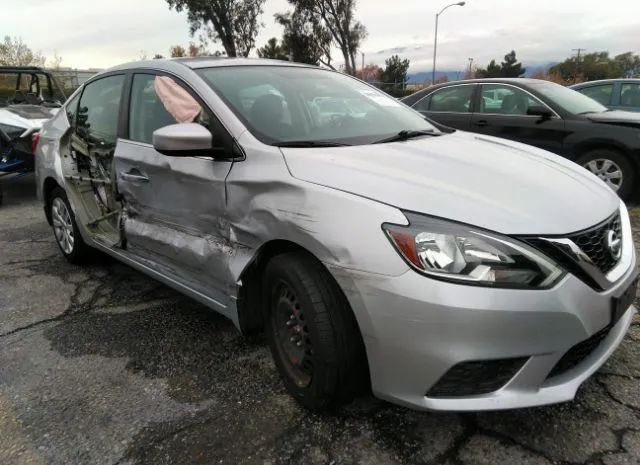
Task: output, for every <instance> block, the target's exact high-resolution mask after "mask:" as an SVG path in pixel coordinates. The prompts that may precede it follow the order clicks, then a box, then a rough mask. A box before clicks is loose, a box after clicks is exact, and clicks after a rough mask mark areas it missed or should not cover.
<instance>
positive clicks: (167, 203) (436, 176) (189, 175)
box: [36, 58, 637, 410]
mask: <svg viewBox="0 0 640 465" xmlns="http://www.w3.org/2000/svg"><path fill="white" fill-rule="evenodd" d="M256 89H261V91H260V92H261V93H258V92H256ZM243 95H252V100H253V102H252V104H251V106H250V107H249V106H247V105H245V104H244V103H243V101H244V99H243V98H242V96H243ZM576 95H578V94H576ZM325 97H331V98H335V99H344V101H345V104H346V103H347V102H348V104H346V105H345V106H346V107H349V108H357V111H356V112H354V111H353V110H350V109H345V114H344V116H343V117H340V115H339V113H338V112H337V111H336V112H334V117H332V118H331V119H328V120H327V119H322V120H318V119H314V118H312V112H311V111H310V110H311V109H312V107H313V106H314V105H316V102H317V100H318V99H322V98H325ZM36 174H37V181H38V196H39V198H40V200H41V201H42V205H43V207H44V210H45V213H46V217H47V220H48V221H49V224H51V225H52V228H53V234H54V236H55V238H56V241H57V243H58V245H59V248H60V251H61V253H62V254H63V255H64V257H66V258H67V259H68V260H69V261H71V262H73V263H77V262H81V261H83V260H85V259H87V258H88V257H90V256H91V251H92V249H97V250H100V251H102V252H105V253H107V254H109V255H112V256H113V257H115V258H117V259H118V260H121V261H122V262H124V263H126V264H129V265H131V266H132V267H134V268H136V269H138V270H140V271H142V272H143V273H146V274H148V275H150V276H152V277H155V278H157V279H158V280H160V281H162V282H164V283H166V284H167V285H169V286H171V287H173V288H175V289H177V290H179V291H181V292H183V293H185V294H186V295H189V296H191V297H193V298H194V299H196V300H198V301H200V302H202V303H203V304H204V305H206V306H208V307H210V308H212V309H214V310H216V311H218V312H220V313H221V314H223V315H225V316H227V317H228V318H230V319H231V321H232V322H233V323H234V324H235V325H236V326H237V327H238V329H239V330H240V331H242V332H243V333H251V332H255V331H261V330H263V331H265V333H266V336H267V339H268V341H269V345H270V347H271V351H272V354H273V357H274V359H275V363H276V367H277V369H278V371H279V372H280V375H281V377H282V379H283V382H284V385H285V386H286V388H287V389H288V391H289V392H290V393H291V395H292V396H293V397H295V398H296V399H297V400H298V401H299V402H300V403H302V404H303V405H304V406H306V407H308V408H311V409H323V408H327V407H331V406H335V405H338V404H340V403H343V402H346V401H348V400H349V399H351V398H352V397H353V396H354V395H357V394H358V393H360V392H362V390H363V389H367V387H369V386H370V387H371V388H372V390H373V393H374V394H375V395H376V396H378V397H380V398H382V399H387V400H389V401H392V402H396V403H398V404H402V405H406V406H409V407H413V408H416V409H436V410H492V409H506V408H515V407H525V406H533V405H543V404H549V403H554V402H561V401H567V400H570V399H572V398H573V397H574V395H575V393H576V390H577V389H578V387H579V386H580V384H581V383H582V382H584V381H585V380H586V379H587V378H588V377H589V376H590V375H591V374H592V373H594V371H595V370H597V369H598V367H599V366H601V365H602V364H603V363H604V362H605V361H606V360H607V358H608V357H609V356H610V355H611V354H612V353H613V351H614V350H615V349H616V347H618V345H619V344H620V342H621V341H622V339H623V337H624V335H625V333H626V332H627V329H628V328H629V325H630V323H631V321H632V318H633V315H634V313H635V308H634V307H633V306H632V305H631V304H632V302H633V299H634V297H635V292H636V283H637V280H636V271H635V267H636V258H635V254H634V245H633V238H632V235H631V227H630V223H629V216H628V214H627V210H626V208H625V206H624V204H623V203H622V202H621V201H620V200H619V199H618V197H616V195H615V194H614V192H613V191H612V190H611V189H609V187H607V185H606V184H604V183H603V182H602V181H600V180H599V179H598V178H597V177H595V176H593V175H592V174H591V173H589V172H588V171H585V170H583V169H582V168H580V167H578V166H576V165H575V164H573V163H571V162H569V161H567V160H564V159H563V158H561V157H558V156H556V155H553V154H550V153H548V152H545V151H543V150H540V149H536V148H534V147H530V146H527V145H523V144H519V143H517V142H510V141H506V140H501V139H497V138H494V137H490V136H478V135H474V134H469V133H466V132H462V131H459V132H451V133H446V132H442V131H439V130H438V129H437V128H435V127H434V126H433V125H431V124H430V123H429V122H427V121H426V120H425V119H424V118H423V117H422V116H421V115H420V114H419V113H417V112H415V111H413V110H411V109H410V108H408V107H407V106H405V105H403V104H401V103H400V102H398V101H396V100H395V99H393V98H391V97H389V96H387V95H386V94H384V93H383V92H381V91H378V90H377V89H375V88H373V87H370V86H368V85H367V84H365V83H363V82H361V81H358V80H356V79H354V78H352V77H350V76H346V75H344V74H341V73H338V72H333V71H329V70H323V69H319V68H315V67H310V66H304V65H295V64H291V63H288V62H280V61H270V60H250V59H210V58H197V59H178V60H153V61H146V62H139V63H133V64H126V65H122V66H118V67H115V68H112V69H111V70H109V71H107V72H104V73H102V74H100V75H98V76H96V77H94V78H93V79H91V80H90V81H88V82H87V83H86V84H85V85H83V86H82V88H81V89H79V90H78V91H77V92H76V93H75V94H74V95H73V96H72V97H71V98H70V99H69V101H68V102H67V103H66V104H65V106H64V111H61V112H60V113H59V114H58V115H56V117H55V118H53V120H51V121H49V122H47V123H45V127H44V129H43V131H42V137H41V141H40V145H39V147H38V151H37V156H36ZM247 369H250V368H247Z"/></svg>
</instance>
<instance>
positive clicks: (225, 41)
mask: <svg viewBox="0 0 640 465" xmlns="http://www.w3.org/2000/svg"><path fill="white" fill-rule="evenodd" d="M166 1H167V3H168V4H169V7H170V8H175V9H176V11H183V10H186V11H187V14H188V20H189V25H190V28H191V34H192V35H193V34H195V32H196V31H198V30H202V31H204V32H205V34H206V35H207V36H208V37H209V38H210V39H211V40H212V41H214V42H215V41H217V40H219V41H220V42H221V43H222V47H223V48H224V50H225V52H226V54H227V56H230V57H236V56H243V57H246V56H249V52H250V51H251V50H252V49H253V47H254V46H255V43H256V37H257V35H258V30H259V29H260V27H261V26H262V23H260V22H259V21H258V18H259V17H260V15H261V14H262V11H263V6H264V3H265V1H266V0H166Z"/></svg>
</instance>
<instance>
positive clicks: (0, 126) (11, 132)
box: [0, 123, 26, 140]
mask: <svg viewBox="0 0 640 465" xmlns="http://www.w3.org/2000/svg"><path fill="white" fill-rule="evenodd" d="M0 131H2V132H4V133H5V134H6V135H7V136H8V137H9V139H11V140H13V139H17V138H18V137H20V136H21V135H22V134H23V133H24V132H25V131H26V129H25V128H21V127H18V126H11V125H10V124H5V123H0Z"/></svg>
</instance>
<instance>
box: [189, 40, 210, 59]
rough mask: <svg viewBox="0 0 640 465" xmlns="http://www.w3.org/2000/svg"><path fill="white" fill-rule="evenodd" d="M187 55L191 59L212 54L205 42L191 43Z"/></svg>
mask: <svg viewBox="0 0 640 465" xmlns="http://www.w3.org/2000/svg"><path fill="white" fill-rule="evenodd" d="M187 55H189V56H190V57H192V58H193V57H206V56H209V55H210V53H209V51H208V50H207V48H206V45H205V43H204V42H200V44H196V43H195V42H189V46H188V47H187Z"/></svg>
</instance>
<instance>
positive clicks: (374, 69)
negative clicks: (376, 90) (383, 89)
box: [356, 64, 383, 83]
mask: <svg viewBox="0 0 640 465" xmlns="http://www.w3.org/2000/svg"><path fill="white" fill-rule="evenodd" d="M382 73H383V70H382V68H380V67H379V66H378V65H374V64H369V65H367V66H365V67H364V68H362V69H359V70H358V71H356V77H357V78H358V79H362V80H363V81H366V82H369V83H376V82H380V81H382Z"/></svg>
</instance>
